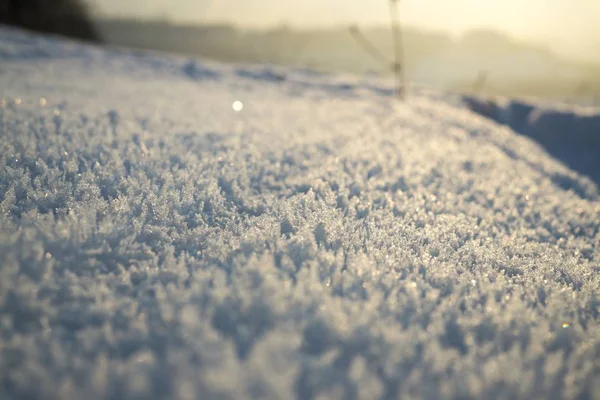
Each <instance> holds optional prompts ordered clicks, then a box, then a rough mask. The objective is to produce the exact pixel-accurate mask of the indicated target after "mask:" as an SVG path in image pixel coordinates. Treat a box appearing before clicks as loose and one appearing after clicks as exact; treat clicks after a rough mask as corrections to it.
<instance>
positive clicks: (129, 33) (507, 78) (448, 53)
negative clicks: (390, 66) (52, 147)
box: [96, 20, 600, 98]
mask: <svg viewBox="0 0 600 400" xmlns="http://www.w3.org/2000/svg"><path fill="white" fill-rule="evenodd" d="M96 26H97V27H98V29H99V32H100V33H101V36H102V38H103V40H104V41H105V42H107V43H110V44H114V45H119V46H127V47H135V48H141V49H151V50H159V51H168V52H175V53H179V54H187V55H191V56H202V57H207V58H212V59H216V60H220V61H226V62H249V63H275V64H283V65H290V66H297V67H309V68H313V69H316V70H322V71H344V72H353V73H365V72H371V73H376V74H382V75H385V74H387V73H389V71H388V70H386V69H385V68H384V67H382V65H380V64H378V63H377V62H376V61H375V60H373V59H372V58H370V57H369V56H368V55H365V54H364V53H363V50H362V49H361V48H360V47H359V46H358V45H357V44H356V43H355V42H354V40H353V38H352V36H351V35H350V34H349V33H348V29H347V28H346V27H338V28H330V29H321V30H295V29H291V28H289V27H286V26H281V27H278V28H273V29H267V30H243V29H239V28H236V27H234V26H230V25H176V24H170V23H169V22H163V21H144V22H140V21H132V20H103V21H98V22H97V24H96ZM362 31H363V33H364V34H365V36H366V37H367V38H368V39H369V40H370V41H371V42H372V43H374V44H375V45H376V46H377V47H378V48H379V49H380V50H381V51H382V52H383V53H384V54H390V56H391V54H392V42H391V36H390V32H389V28H388V27H372V28H366V29H363V30H362ZM404 38H405V39H404V42H405V53H406V57H405V60H406V62H405V63H406V65H405V67H406V69H407V75H408V78H409V79H410V80H412V81H414V82H419V83H423V84H428V85H433V86H437V87H445V88H448V89H456V90H470V89H472V88H473V87H474V86H476V85H480V84H481V82H478V83H476V80H477V79H478V77H480V76H481V73H482V71H484V72H485V76H486V78H487V79H486V81H485V83H484V84H483V85H482V88H479V87H478V89H480V90H483V91H484V92H486V93H490V94H507V95H533V96H535V95H538V96H546V97H548V96H557V97H563V98H565V97H572V96H578V97H586V96H587V97H594V96H598V95H599V94H600V66H594V65H582V64H578V63H575V62H571V61H568V60H565V59H562V58H560V57H558V56H556V55H554V54H553V53H552V52H550V51H549V50H547V49H545V48H543V47H540V46H536V45H532V44H528V43H523V42H519V41H517V40H514V39H512V38H510V37H508V36H506V35H504V34H501V33H498V32H493V31H474V32H471V33H469V34H467V35H465V36H463V37H462V38H460V40H453V39H452V38H450V37H449V36H447V35H445V34H443V33H437V32H428V31H423V30H419V29H414V28H408V29H405V32H404Z"/></svg>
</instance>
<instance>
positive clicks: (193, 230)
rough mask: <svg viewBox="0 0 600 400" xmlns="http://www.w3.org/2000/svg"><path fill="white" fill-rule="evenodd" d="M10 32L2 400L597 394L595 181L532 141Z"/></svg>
mask: <svg viewBox="0 0 600 400" xmlns="http://www.w3.org/2000/svg"><path fill="white" fill-rule="evenodd" d="M0 33H1V35H0V55H1V56H0V90H1V92H0V101H2V103H1V104H0V106H1V107H0V398H2V399H21V398H44V399H69V398H84V399H126V398H132V399H136V398H137V399H147V398H153V399H230V398H237V399H290V398H299V399H316V398H322V399H337V398H339V399H375V398H382V399H392V398H394V399H396V398H402V399H441V398H456V399H459V398H460V399H466V398H472V399H559V398H561V399H562V398H568V399H598V398H600V397H599V396H600V364H599V360H600V325H599V313H600V299H599V297H598V289H599V288H600V275H599V273H600V249H599V243H600V218H599V215H600V201H599V192H598V186H597V184H596V183H595V182H594V181H593V180H591V179H590V178H589V177H585V176H584V175H580V174H578V173H576V172H574V171H573V170H570V169H568V168H567V167H566V166H565V165H564V164H562V163H560V162H558V161H556V160H555V159H553V158H552V157H551V156H550V155H549V154H548V153H546V152H545V151H544V150H543V148H542V147H541V146H540V145H539V144H537V143H536V142H534V141H533V140H531V139H529V138H527V137H524V136H521V135H518V134H516V133H515V132H514V131H512V130H511V129H510V128H509V127H506V126H502V125H500V124H497V123H496V122H493V121H490V120H487V119H485V118H483V117H481V116H478V115H476V114H474V113H472V112H470V111H468V110H466V109H464V108H461V107H460V106H457V105H453V104H452V102H451V101H444V100H443V96H442V95H440V94H430V93H427V92H426V91H424V90H416V89H415V90H414V93H412V95H411V96H410V99H409V100H408V101H407V102H406V103H400V102H397V101H395V100H393V99H392V98H391V97H390V94H392V93H393V91H392V90H391V88H390V87H389V86H386V85H385V84H382V83H379V82H375V81H365V80H356V79H354V80H353V79H351V78H347V77H346V78H345V77H333V76H327V75H320V74H315V73H310V72H308V71H302V70H288V69H278V68H275V67H252V66H237V67H236V66H223V65H218V64H211V63H208V62H200V61H194V60H188V59H179V58H169V57H166V56H165V57H163V56H158V55H152V54H143V53H134V52H128V51H124V50H101V49H95V48H90V47H84V46H82V45H79V44H74V43H69V42H62V41H59V40H55V39H50V38H43V37H38V36H30V35H27V34H24V33H21V32H18V31H15V30H9V29H2V30H1V32H0ZM2 99H4V100H2ZM235 101H240V102H242V103H243V110H241V111H240V112H235V111H234V110H233V108H232V104H233V103H234V102H235Z"/></svg>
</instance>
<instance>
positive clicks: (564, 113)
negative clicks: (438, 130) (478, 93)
mask: <svg viewBox="0 0 600 400" xmlns="http://www.w3.org/2000/svg"><path fill="white" fill-rule="evenodd" d="M464 101H465V103H466V104H467V106H468V107H469V108H470V109H471V110H473V111H475V112H477V113H479V114H481V115H483V116H485V117H487V118H490V119H492V120H494V121H497V122H498V123H500V124H504V125H507V126H509V127H510V128H511V129H513V130H514V131H515V132H518V133H520V134H522V135H525V136H528V137H530V138H532V139H534V140H536V141H537V142H538V143H540V144H541V145H542V146H543V147H544V148H545V149H546V150H547V151H548V152H549V153H550V154H551V155H553V156H554V157H556V158H557V159H559V160H561V161H562V162H564V163H565V164H567V165H568V166H569V167H570V168H572V169H574V170H576V171H578V172H579V173H581V174H584V175H587V176H588V177H590V178H591V179H593V180H594V181H595V182H596V184H599V185H600V112H599V111H598V110H596V109H593V108H582V107H579V108H575V107H565V106H562V107H560V106H557V105H547V104H546V105H540V104H535V103H533V102H530V101H525V100H515V99H510V100H509V99H504V98H500V99H484V98H478V97H474V96H465V98H464Z"/></svg>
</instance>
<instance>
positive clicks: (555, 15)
mask: <svg viewBox="0 0 600 400" xmlns="http://www.w3.org/2000/svg"><path fill="white" fill-rule="evenodd" d="M90 4H91V6H92V7H93V9H94V10H95V11H96V13H97V14H100V15H105V16H106V15H110V16H136V17H142V18H160V19H169V20H172V21H177V22H188V23H189V22H228V23H235V24H237V25H241V26H247V27H266V26H273V25H280V24H290V25H293V26H304V27H315V26H331V25H340V24H349V23H358V24H362V25H371V24H379V23H387V17H388V4H387V1H386V0H369V1H367V0H303V1H291V0H255V1H246V0H219V1H216V0H129V1H122V0H90ZM400 9H401V12H402V19H403V21H404V22H405V23H407V24H411V25H416V26H419V27H421V28H427V29H434V30H443V31H446V32H450V33H452V34H455V35H460V34H463V33H465V32H466V31H468V30H471V29H476V28H491V29H496V30H500V31H504V32H506V33H509V34H511V35H513V36H516V37H519V38H525V39H530V40H536V41H539V42H542V43H544V44H546V45H553V46H556V47H559V48H558V49H556V51H558V52H563V53H573V54H580V53H584V54H587V55H589V56H590V57H600V55H598V54H600V52H598V51H593V50H594V49H597V48H598V46H599V45H600V24H597V19H598V17H600V1H597V0H529V1H522V0H504V1H496V0H494V1H492V0H452V1H447V0H400ZM594 54H596V56H594ZM580 55H581V54H580Z"/></svg>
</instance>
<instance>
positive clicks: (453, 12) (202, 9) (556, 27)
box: [0, 0, 600, 104]
mask: <svg viewBox="0 0 600 400" xmlns="http://www.w3.org/2000/svg"><path fill="white" fill-rule="evenodd" d="M398 9H399V13H400V18H401V26H402V33H403V40H402V41H403V43H404V51H405V58H404V68H405V73H406V77H407V79H408V81H410V82H412V83H416V84H421V85H426V86H433V87H438V88H443V89H449V90H455V91H461V92H473V91H475V92H478V93H482V94H490V95H509V96H535V97H543V98H547V99H556V100H564V101H569V102H576V103H581V104H590V103H595V102H597V103H598V104H600V24H599V23H598V21H600V1H599V0H527V1H523V0H502V1H500V0H452V1H450V0H398ZM0 22H2V23H11V24H14V25H20V26H25V27H27V28H29V29H33V30H41V31H46V32H54V33H59V34H65V35H69V36H73V37H77V38H80V39H87V40H93V41H96V42H102V43H105V44H109V45H115V46H126V47H133V48H138V49H148V50H158V51H167V52H174V53H179V54H185V55H190V56H200V57H204V58H210V59H215V60H219V61H225V62H247V63H274V64H281V65H288V66H295V67H302V68H311V69H315V70H319V71H325V72H328V71H337V72H348V73H355V74H365V73H368V74H371V75H381V76H385V75H388V74H391V71H390V70H389V68H387V67H386V66H383V65H381V63H379V62H378V61H377V60H375V59H374V58H372V57H370V56H369V55H368V54H367V53H366V52H365V51H364V50H363V48H361V46H359V44H358V43H357V42H356V40H355V39H354V38H353V36H352V35H351V34H350V31H349V27H350V26H357V27H359V28H360V32H361V35H364V37H365V38H367V39H368V40H369V41H370V42H371V43H372V44H373V45H374V46H375V47H376V48H378V49H379V50H380V51H381V52H382V53H383V54H385V55H386V56H388V57H389V59H390V60H391V58H392V54H393V49H392V36H391V31H390V9H389V0H296V1H292V0H0Z"/></svg>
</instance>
